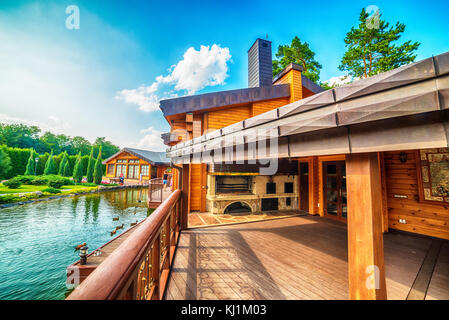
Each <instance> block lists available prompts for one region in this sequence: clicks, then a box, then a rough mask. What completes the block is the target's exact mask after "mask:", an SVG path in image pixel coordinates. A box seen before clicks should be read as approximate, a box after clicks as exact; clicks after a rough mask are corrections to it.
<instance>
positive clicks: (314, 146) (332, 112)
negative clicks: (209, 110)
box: [167, 52, 449, 163]
mask: <svg viewBox="0 0 449 320" xmlns="http://www.w3.org/2000/svg"><path fill="white" fill-rule="evenodd" d="M448 114H449V52H448V53H445V54H442V55H439V56H436V57H433V58H429V59H425V60H422V61H419V62H416V63H413V64H409V65H406V66H403V67H400V68H397V69H394V70H391V71H388V72H385V73H381V74H378V75H376V76H373V77H370V78H367V79H363V80H359V81H356V82H353V83H351V84H348V85H345V86H343V87H339V88H335V89H332V90H327V91H324V92H322V93H319V94H315V95H313V96H311V97H308V98H306V99H303V100H299V101H296V102H293V103H291V104H289V105H286V106H283V107H280V108H278V109H275V110H271V111H269V112H266V113H263V114H260V115H258V116H255V117H252V118H249V119H246V120H244V121H241V122H239V123H236V124H233V125H231V126H228V127H224V128H222V129H220V130H217V131H215V132H213V133H209V134H206V135H203V136H201V137H198V138H195V139H193V140H189V141H186V142H182V143H180V144H177V145H176V146H173V147H172V148H170V149H168V154H167V156H168V157H169V158H172V161H174V162H175V163H192V162H203V163H207V162H222V161H223V158H222V157H216V153H217V150H219V153H220V154H222V150H223V149H226V148H228V150H231V152H230V153H231V155H232V156H233V160H239V159H240V160H250V159H262V158H269V157H279V158H282V157H302V156H311V155H326V154H348V153H360V152H379V151H393V150H407V149H423V148H437V147H448V146H449V144H448V142H449V120H448V118H449V117H448ZM274 140H276V141H274ZM268 141H270V142H268ZM262 142H263V144H267V145H269V147H268V148H267V153H266V154H265V155H262V154H261V153H260V154H259V152H258V150H259V145H260V144H261V143H262ZM274 142H275V143H274ZM254 143H256V145H257V148H256V150H254V148H251V146H252V145H253V144H254ZM274 144H276V150H274V147H273V148H271V145H273V146H274ZM211 151H212V152H211ZM251 152H252V154H251Z"/></svg>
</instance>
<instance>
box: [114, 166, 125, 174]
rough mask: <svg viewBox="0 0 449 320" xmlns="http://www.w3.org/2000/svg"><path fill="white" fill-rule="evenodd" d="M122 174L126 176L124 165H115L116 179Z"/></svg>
mask: <svg viewBox="0 0 449 320" xmlns="http://www.w3.org/2000/svg"><path fill="white" fill-rule="evenodd" d="M122 173H123V175H124V176H125V175H126V164H118V165H117V171H116V173H115V176H116V177H120V175H121V174H122Z"/></svg>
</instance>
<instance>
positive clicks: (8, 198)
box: [0, 194, 18, 204]
mask: <svg viewBox="0 0 449 320" xmlns="http://www.w3.org/2000/svg"><path fill="white" fill-rule="evenodd" d="M17 199H18V197H17V196H16V195H14V194H7V195H4V196H0V204H5V203H13V202H15V201H16V200H17Z"/></svg>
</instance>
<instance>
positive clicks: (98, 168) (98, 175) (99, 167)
mask: <svg viewBox="0 0 449 320" xmlns="http://www.w3.org/2000/svg"><path fill="white" fill-rule="evenodd" d="M102 179H103V164H102V163H101V147H100V151H98V157H97V161H96V162H95V169H94V183H95V184H100V183H101V180H102Z"/></svg>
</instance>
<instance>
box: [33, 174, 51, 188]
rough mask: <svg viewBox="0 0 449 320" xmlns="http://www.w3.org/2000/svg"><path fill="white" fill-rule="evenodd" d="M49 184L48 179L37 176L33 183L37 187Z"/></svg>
mask: <svg viewBox="0 0 449 320" xmlns="http://www.w3.org/2000/svg"><path fill="white" fill-rule="evenodd" d="M47 183H48V178H46V177H45V176H37V177H36V178H34V180H33V181H31V184H32V185H35V186H44V185H46V184H47Z"/></svg>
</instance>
